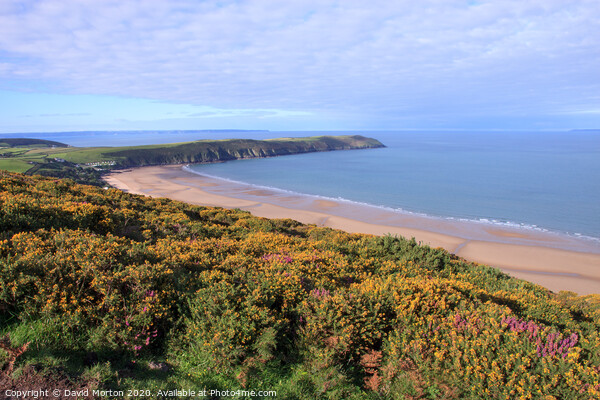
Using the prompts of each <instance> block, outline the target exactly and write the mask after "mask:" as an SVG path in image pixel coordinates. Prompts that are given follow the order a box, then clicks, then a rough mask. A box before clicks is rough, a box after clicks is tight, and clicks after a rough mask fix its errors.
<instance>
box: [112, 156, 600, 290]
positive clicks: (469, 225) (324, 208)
mask: <svg viewBox="0 0 600 400" xmlns="http://www.w3.org/2000/svg"><path fill="white" fill-rule="evenodd" d="M104 179H105V181H107V182H108V183H110V184H111V185H113V186H114V187H116V188H118V189H121V190H124V191H127V192H130V193H134V194H141V195H146V196H153V197H167V198H171V199H174V200H179V201H183V202H186V203H191V204H196V205H203V206H215V207H224V208H239V209H242V210H245V211H249V212H251V213H252V214H253V215H255V216H259V217H265V218H291V219H295V220H297V221H299V222H302V223H306V224H314V225H317V226H324V227H330V228H334V229H340V230H344V231H346V232H352V233H367V234H373V235H385V234H388V233H391V234H393V235H400V236H404V237H407V238H411V237H415V239H416V240H417V241H418V242H422V243H423V244H428V245H429V246H431V247H442V248H444V249H446V250H448V251H450V252H451V253H454V254H456V255H458V256H459V257H462V258H465V259H467V260H468V261H473V262H477V263H481V264H485V265H490V266H493V267H497V268H499V269H501V270H502V271H504V272H506V273H508V274H509V275H511V276H514V277H517V278H520V279H525V280H527V281H530V282H534V283H537V284H540V285H542V286H544V287H547V288H549V289H550V290H553V291H560V290H569V291H573V292H576V293H578V294H580V295H585V294H592V293H600V248H598V249H597V248H595V247H594V246H593V245H592V244H585V243H580V242H579V241H577V240H576V239H575V238H566V237H562V236H559V235H557V234H553V233H545V232H535V231H534V232H529V231H524V230H519V229H516V228H512V227H506V228H504V227H502V226H493V225H487V224H482V223H481V224H479V223H477V222H466V221H459V220H441V219H436V218H430V217H426V216H420V215H415V214H406V215H404V214H401V213H397V212H392V211H386V210H383V209H380V208H377V207H370V206H367V205H364V206H362V205H360V204H346V202H344V201H341V200H340V201H336V200H334V199H325V198H320V197H314V196H305V195H295V194H291V193H284V192H282V193H279V192H277V191H275V190H269V189H263V188H258V187H255V186H251V185H247V184H243V183H236V182H231V181H226V180H220V179H217V178H213V177H205V176H202V175H199V174H196V173H193V172H190V171H187V170H185V169H184V168H183V166H182V165H168V166H152V167H141V168H134V169H129V170H122V171H116V172H112V173H111V174H109V175H107V176H106V177H105V178H104ZM356 215H359V216H360V218H356V217H355V216H356ZM366 221H369V222H366ZM573 246H575V248H576V249H577V251H573V250H572V249H565V248H571V247H573Z"/></svg>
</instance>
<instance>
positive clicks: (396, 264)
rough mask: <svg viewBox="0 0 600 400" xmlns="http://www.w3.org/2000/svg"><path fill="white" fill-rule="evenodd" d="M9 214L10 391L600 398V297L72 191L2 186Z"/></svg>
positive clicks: (405, 244)
mask: <svg viewBox="0 0 600 400" xmlns="http://www.w3.org/2000/svg"><path fill="white" fill-rule="evenodd" d="M0 210H1V211H0V227H1V229H0V232H1V233H0V337H2V339H1V340H0V349H1V350H0V368H1V372H0V383H1V384H2V385H3V386H4V387H15V385H20V386H19V388H20V389H21V390H23V389H27V388H26V387H24V385H26V384H27V382H38V386H37V387H40V385H41V386H42V387H43V384H46V385H47V386H49V385H50V383H52V384H55V385H56V384H58V383H60V385H62V387H71V388H74V389H77V388H97V389H101V390H125V391H126V390H127V389H135V390H140V389H141V390H144V391H146V390H147V391H150V392H149V393H150V395H151V396H150V397H152V396H156V393H157V391H158V390H173V389H179V390H182V389H185V390H196V391H199V390H202V389H208V390H231V389H247V390H257V391H258V390H273V391H277V398H284V399H342V398H343V399H346V398H349V399H437V398H440V399H441V398H444V399H446V398H450V399H451V398H455V399H482V398H484V399H490V398H497V399H508V398H510V399H513V398H523V399H590V398H600V378H599V374H600V337H599V331H600V329H599V328H600V297H599V296H585V297H577V296H575V295H574V294H573V293H566V292H561V293H560V294H553V293H551V292H549V291H548V290H546V289H544V288H542V287H540V286H537V285H534V284H531V283H528V282H525V281H521V280H517V279H514V278H510V277H508V276H507V275H505V274H503V273H501V272H499V271H498V270H495V269H491V268H488V267H484V266H480V265H476V264H472V263H467V262H465V261H464V260H462V259H459V258H457V257H455V256H453V255H450V254H449V253H447V252H445V251H443V250H440V249H432V248H429V247H427V246H421V245H419V244H417V243H415V241H414V240H405V239H401V238H394V237H373V236H368V235H359V234H348V233H344V232H340V231H335V230H331V229H324V228H318V227H315V226H311V225H302V224H299V223H297V222H294V221H292V220H267V219H263V218H256V217H253V216H251V215H250V214H249V213H246V212H242V211H239V210H224V209H219V208H210V207H197V206H192V205H187V204H184V203H180V202H176V201H171V200H167V199H155V198H146V197H141V196H135V195H130V194H126V193H123V192H121V191H118V190H114V189H108V190H103V189H100V188H97V187H92V186H82V185H77V184H74V183H73V182H72V181H69V180H56V179H49V178H43V177H31V176H24V175H21V174H13V173H6V172H0ZM27 378H29V379H27ZM39 382H42V384H40V383H39ZM11 385H13V386H11ZM90 393H92V392H91V391H90ZM213 398H219V397H218V396H215V397H213Z"/></svg>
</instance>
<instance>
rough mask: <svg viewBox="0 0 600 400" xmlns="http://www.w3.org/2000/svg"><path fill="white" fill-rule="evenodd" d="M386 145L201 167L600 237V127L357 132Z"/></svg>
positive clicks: (403, 206) (114, 140)
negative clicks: (532, 129) (554, 130)
mask: <svg viewBox="0 0 600 400" xmlns="http://www.w3.org/2000/svg"><path fill="white" fill-rule="evenodd" d="M354 133H361V134H364V135H366V136H371V137H374V138H377V139H379V140H380V141H381V142H382V143H384V144H385V145H386V146H387V147H386V148H384V149H371V150H356V151H338V152H327V153H311V154H302V155H294V156H285V157H276V158H268V159H252V160H240V161H233V162H227V163H218V164H205V165H197V166H194V167H193V168H194V169H196V170H197V171H198V172H201V173H203V174H207V175H212V176H217V177H221V178H226V179H230V180H235V181H242V182H248V183H252V184H255V185H261V186H268V187H274V188H280V189H285V190H290V191H294V192H297V193H304V194H313V195H319V196H325V197H331V198H343V199H347V200H351V201H356V202H363V203H368V204H372V205H376V206H384V207H387V208H392V209H399V210H404V211H409V212H416V213H423V214H428V215H431V216H439V217H444V218H457V219H469V220H480V221H481V220H483V221H490V222H494V223H499V224H509V225H519V226H528V227H535V228H539V229H545V230H550V231H556V232H562V233H568V234H572V235H583V236H589V237H592V238H600V131H572V132H497V131H495V132H427V131H419V132H407V131H398V132H378V131H375V132H366V131H363V132H354ZM318 134H347V132H252V131H241V132H239V131H238V132H223V131H195V132H194V131H170V132H164V131H163V132H161V131H157V132H92V133H86V134H83V135H82V134H81V133H77V132H75V133H73V132H72V133H68V132H66V133H46V134H44V133H41V134H27V135H24V134H11V135H0V137H9V136H10V137H24V136H26V137H39V138H44V139H49V140H57V141H61V142H64V143H67V144H70V145H74V146H107V145H109V146H122V145H137V144H156V143H169V142H181V141H189V140H197V139H225V138H233V137H237V138H256V139H266V138H274V137H284V136H293V137H298V136H312V135H318Z"/></svg>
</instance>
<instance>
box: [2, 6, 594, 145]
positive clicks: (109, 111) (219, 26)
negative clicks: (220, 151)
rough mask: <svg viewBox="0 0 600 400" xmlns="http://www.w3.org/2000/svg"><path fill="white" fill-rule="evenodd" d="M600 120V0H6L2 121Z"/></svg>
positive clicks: (335, 123)
mask: <svg viewBox="0 0 600 400" xmlns="http://www.w3.org/2000/svg"><path fill="white" fill-rule="evenodd" d="M593 128H600V1H598V0H589V1H588V0H569V1H566V0H496V1H483V0H482V1H476V0H467V1H458V0H419V1H415V0H410V1H408V0H407V1H405V0H395V1H390V0H384V1H381V0H369V1H364V0H360V1H358V0H340V1H334V0H296V1H274V0H256V1H252V0H251V1H229V0H217V1H215V0H205V1H200V0H171V1H166V0H165V1H162V0H161V1H158V0H139V1H136V0H85V1H82V0H44V1H30V0H21V1H14V0H1V1H0V133H2V132H5V133H6V132H51V131H80V130H81V131H86V130H138V129H269V130H365V129H373V130H402V129H465V130H466V129H468V130H478V129H486V130H490V129H511V130H518V129H530V130H563V129H593Z"/></svg>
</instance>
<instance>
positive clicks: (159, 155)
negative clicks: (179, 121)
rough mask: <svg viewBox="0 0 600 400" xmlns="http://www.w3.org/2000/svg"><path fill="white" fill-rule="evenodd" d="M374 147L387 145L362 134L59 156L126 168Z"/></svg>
mask: <svg viewBox="0 0 600 400" xmlns="http://www.w3.org/2000/svg"><path fill="white" fill-rule="evenodd" d="M374 147H383V145H382V144H381V143H380V142H379V141H377V140H375V139H370V138H366V137H363V136H358V135H355V136H315V137H308V138H285V139H273V140H252V139H227V140H199V141H195V142H186V143H172V144H168V145H149V146H132V147H118V148H89V149H80V150H77V151H70V152H66V153H57V154H56V157H61V158H64V159H65V160H68V161H72V162H78V163H90V162H113V163H114V167H115V168H126V167H139V166H144V165H161V164H184V163H200V162H215V161H228V160H235V159H240V158H255V157H273V156H282V155H289V154H298V153H308V152H315V151H332V150H349V149H363V148H374Z"/></svg>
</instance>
